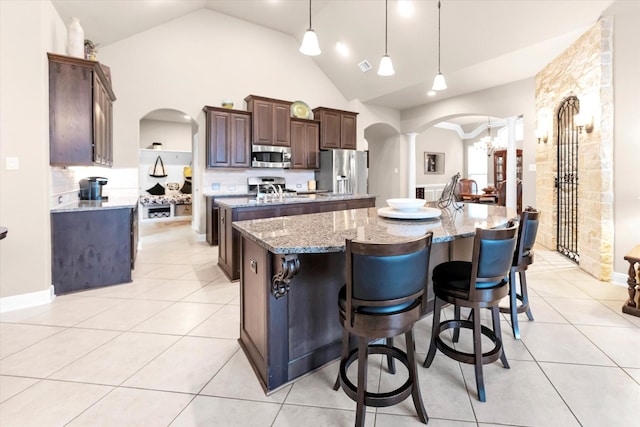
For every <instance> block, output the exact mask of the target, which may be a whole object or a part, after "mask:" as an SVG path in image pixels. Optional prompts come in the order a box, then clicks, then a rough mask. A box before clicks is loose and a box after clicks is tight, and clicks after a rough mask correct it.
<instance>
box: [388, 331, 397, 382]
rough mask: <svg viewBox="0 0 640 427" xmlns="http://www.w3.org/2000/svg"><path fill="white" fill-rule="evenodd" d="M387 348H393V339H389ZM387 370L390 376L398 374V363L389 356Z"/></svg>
mask: <svg viewBox="0 0 640 427" xmlns="http://www.w3.org/2000/svg"><path fill="white" fill-rule="evenodd" d="M387 347H389V348H393V338H387ZM387 368H388V369H389V373H390V374H395V373H396V361H395V359H394V358H393V356H391V355H389V354H387Z"/></svg>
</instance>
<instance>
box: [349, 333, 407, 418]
mask: <svg viewBox="0 0 640 427" xmlns="http://www.w3.org/2000/svg"><path fill="white" fill-rule="evenodd" d="M368 352H369V354H384V355H386V356H391V357H393V358H394V359H396V360H398V361H399V362H400V363H402V364H403V365H404V366H405V367H406V368H407V370H408V369H409V360H408V358H407V353H405V352H404V351H402V350H400V349H398V348H396V347H388V346H386V345H383V344H370V345H369V346H368ZM356 360H358V349H357V348H356V349H355V350H352V351H351V352H350V353H349V357H347V358H346V359H345V360H343V361H342V362H341V363H340V384H341V385H342V389H343V390H344V392H345V394H346V395H347V396H349V397H350V398H351V399H352V400H354V401H356V400H357V395H358V387H357V386H356V385H355V384H353V382H351V380H350V379H349V378H348V377H347V370H348V369H349V366H350V365H351V364H352V363H353V362H354V361H356ZM412 388H413V382H412V381H411V378H409V379H407V381H406V382H405V383H404V384H402V385H401V386H400V387H398V388H396V389H395V390H391V391H388V392H384V393H372V392H366V393H365V398H364V399H365V405H366V406H372V407H384V406H392V405H396V404H398V403H400V402H402V401H403V400H405V399H406V398H407V397H409V396H410V395H411V391H412Z"/></svg>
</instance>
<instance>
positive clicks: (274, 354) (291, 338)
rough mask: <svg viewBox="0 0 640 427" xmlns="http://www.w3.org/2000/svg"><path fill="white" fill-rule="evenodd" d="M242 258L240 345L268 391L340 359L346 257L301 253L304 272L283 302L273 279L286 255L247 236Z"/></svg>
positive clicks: (283, 298) (290, 285)
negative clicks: (340, 301)
mask: <svg viewBox="0 0 640 427" xmlns="http://www.w3.org/2000/svg"><path fill="white" fill-rule="evenodd" d="M241 258H242V261H241V265H242V268H241V275H242V278H241V280H240V344H241V346H242V348H243V350H244V352H245V354H246V355H247V358H248V359H249V361H250V363H251V365H252V367H253V369H254V370H255V372H256V374H257V375H258V377H259V379H260V382H261V384H262V386H263V388H264V390H265V392H267V393H268V392H270V391H273V390H275V389H276V388H278V387H280V386H281V385H283V384H285V383H287V382H289V381H292V380H294V379H295V378H298V377H300V376H301V375H303V374H305V373H307V372H310V371H312V370H313V369H316V368H318V367H321V366H323V365H325V364H326V363H328V362H331V361H333V360H335V359H337V358H338V357H340V348H341V342H342V326H341V325H340V321H339V313H338V292H339V291H340V288H341V287H342V286H343V285H344V271H345V260H344V253H324V254H298V259H299V261H300V268H299V270H298V273H297V274H296V275H295V277H294V278H293V279H292V280H291V282H290V284H289V291H288V292H287V293H286V294H285V295H283V296H281V297H279V298H276V297H275V296H274V295H273V294H272V293H271V279H272V277H273V276H274V275H276V274H277V273H278V272H279V271H280V269H281V260H282V258H283V255H280V254H273V253H271V252H269V251H267V250H266V249H264V248H262V247H261V246H259V245H257V244H256V243H255V242H253V241H251V240H247V239H245V238H242V248H241Z"/></svg>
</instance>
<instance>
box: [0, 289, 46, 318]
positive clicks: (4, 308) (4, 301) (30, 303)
mask: <svg viewBox="0 0 640 427" xmlns="http://www.w3.org/2000/svg"><path fill="white" fill-rule="evenodd" d="M55 298H56V295H55V293H54V289H53V285H51V286H49V289H45V290H44V291H38V292H30V293H28V294H21V295H13V296H10V297H4V298H0V313H6V312H8V311H14V310H20V309H22V308H29V307H35V306H38V305H44V304H50V303H51V302H52V301H53V300H54V299H55Z"/></svg>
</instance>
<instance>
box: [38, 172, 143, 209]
mask: <svg viewBox="0 0 640 427" xmlns="http://www.w3.org/2000/svg"><path fill="white" fill-rule="evenodd" d="M50 173H51V180H50V198H49V207H50V208H56V207H59V206H61V205H66V204H69V203H73V202H77V201H78V199H79V194H78V193H79V191H80V185H79V181H80V180H81V179H82V178H86V177H89V176H101V177H105V178H108V179H109V183H108V184H107V185H105V186H104V188H103V189H102V194H103V196H109V195H110V194H111V195H114V196H129V195H132V196H134V197H136V196H137V195H138V169H137V168H122V169H117V168H102V167H97V166H90V167H80V166H72V167H54V166H52V167H51V168H50Z"/></svg>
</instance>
